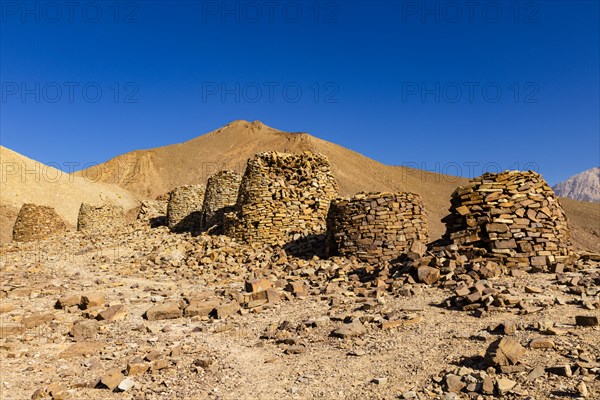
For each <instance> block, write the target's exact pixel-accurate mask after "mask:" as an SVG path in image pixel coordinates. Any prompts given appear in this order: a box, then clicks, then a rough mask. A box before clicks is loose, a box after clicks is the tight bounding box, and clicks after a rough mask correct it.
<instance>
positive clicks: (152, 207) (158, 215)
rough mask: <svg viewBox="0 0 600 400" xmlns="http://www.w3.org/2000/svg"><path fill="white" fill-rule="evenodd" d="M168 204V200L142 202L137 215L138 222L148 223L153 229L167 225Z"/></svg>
mask: <svg viewBox="0 0 600 400" xmlns="http://www.w3.org/2000/svg"><path fill="white" fill-rule="evenodd" d="M167 203H168V202H167V201H166V200H144V201H142V204H141V205H140V210H139V212H138V215H137V219H138V221H141V222H145V223H148V224H149V225H150V226H152V227H155V226H161V225H166V223H167Z"/></svg>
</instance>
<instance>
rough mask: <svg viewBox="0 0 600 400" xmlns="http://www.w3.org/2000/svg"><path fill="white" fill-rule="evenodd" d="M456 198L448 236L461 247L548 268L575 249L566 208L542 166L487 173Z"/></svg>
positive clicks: (522, 265)
mask: <svg viewBox="0 0 600 400" xmlns="http://www.w3.org/2000/svg"><path fill="white" fill-rule="evenodd" d="M451 201H452V206H451V208H450V215H448V216H447V217H445V218H444V219H443V222H444V223H445V224H446V233H445V235H444V238H445V239H448V240H450V241H451V242H452V243H453V244H455V245H458V248H459V251H461V252H473V250H475V251H476V252H477V250H479V251H480V252H479V254H483V255H485V256H486V257H492V258H496V259H497V261H499V262H501V263H502V264H503V265H505V266H506V267H509V268H514V267H517V268H529V267H536V268H537V269H542V270H545V269H546V268H547V267H548V266H551V265H554V264H556V263H557V262H564V261H567V259H568V256H569V255H570V254H571V252H572V250H571V247H570V241H569V231H568V229H567V221H566V218H565V214H564V212H563V209H562V207H561V206H560V204H559V202H558V200H557V198H556V196H555V194H554V192H553V191H552V189H551V188H550V186H548V184H547V183H546V181H545V180H544V179H543V178H542V176H541V175H539V174H538V173H536V172H533V171H528V172H520V171H505V172H502V173H499V174H493V173H486V174H484V175H482V176H480V177H478V178H475V179H473V180H472V181H471V182H470V183H469V185H467V186H461V187H459V188H457V189H456V190H455V191H454V193H453V194H452V200H451ZM481 250H483V251H482V252H481Z"/></svg>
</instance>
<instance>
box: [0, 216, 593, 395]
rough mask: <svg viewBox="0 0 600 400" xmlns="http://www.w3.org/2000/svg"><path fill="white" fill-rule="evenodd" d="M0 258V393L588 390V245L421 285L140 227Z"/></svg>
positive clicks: (341, 264) (402, 277)
mask: <svg viewBox="0 0 600 400" xmlns="http://www.w3.org/2000/svg"><path fill="white" fill-rule="evenodd" d="M0 256H1V262H0V272H1V274H2V280H1V287H0V294H1V306H0V318H1V328H0V336H1V339H0V357H1V358H0V360H1V365H0V367H1V368H0V369H1V382H0V391H1V394H0V398H2V399H29V398H33V399H45V398H54V399H172V398H181V399H204V398H206V399H240V398H242V399H245V398H261V399H272V398H289V399H307V398H326V399H341V398H346V399H394V398H398V399H402V398H404V399H463V398H464V399H467V398H472V399H491V398H499V397H501V398H507V399H527V398H529V399H552V398H557V399H559V398H577V397H581V398H586V399H597V398H600V327H599V325H598V318H599V316H600V292H599V287H600V267H599V265H598V264H599V260H600V258H598V256H597V255H590V254H588V255H585V256H584V257H582V258H580V259H579V261H578V263H577V264H576V266H575V267H574V268H567V269H565V271H562V272H560V271H559V272H558V273H552V274H550V273H533V274H528V273H525V274H513V275H515V276H506V275H505V276H501V277H494V278H490V279H488V280H481V279H479V278H481V277H480V276H477V278H478V279H470V280H469V279H466V280H465V279H462V280H457V281H456V282H455V281H453V280H451V279H449V275H447V274H446V275H444V274H445V271H443V270H442V271H441V273H442V278H441V279H439V281H437V280H438V276H439V275H437V274H438V273H437V272H435V271H433V270H430V269H427V268H424V269H422V270H420V272H418V273H417V271H414V272H415V273H414V274H412V275H411V274H410V271H409V273H408V274H407V273H406V272H407V271H406V268H405V269H404V270H403V271H402V272H403V274H400V271H399V270H386V269H383V270H382V269H377V268H374V267H371V266H368V265H365V264H360V263H359V262H357V261H356V260H352V259H350V260H348V259H342V258H334V259H331V260H319V259H316V258H313V259H301V258H294V257H290V256H287V255H286V254H285V252H284V251H283V250H281V249H270V248H259V247H251V246H247V245H242V244H238V243H236V242H234V241H232V240H231V239H229V238H226V237H223V236H214V237H210V236H205V235H202V236H198V237H192V236H190V235H187V234H173V233H170V232H168V230H167V229H166V228H164V227H159V228H155V229H149V228H146V227H143V226H142V225H141V224H139V225H132V226H130V227H129V228H128V229H127V231H125V232H123V233H121V234H119V235H113V236H84V235H82V234H79V233H68V234H67V235H65V236H64V237H60V238H55V239H53V240H49V241H43V242H35V243H26V244H17V243H10V244H7V245H4V246H3V247H1V248H0ZM353 271H355V272H353ZM421 272H422V273H421ZM446 272H447V271H446ZM420 275H421V276H420ZM432 275H433V276H434V278H435V279H430V278H431V276H432ZM419 281H422V282H428V281H431V282H432V284H431V285H428V284H426V283H419ZM434 281H437V282H434Z"/></svg>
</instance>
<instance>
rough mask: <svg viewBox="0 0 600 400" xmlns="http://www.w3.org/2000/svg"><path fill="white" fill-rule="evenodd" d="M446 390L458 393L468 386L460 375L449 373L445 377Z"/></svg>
mask: <svg viewBox="0 0 600 400" xmlns="http://www.w3.org/2000/svg"><path fill="white" fill-rule="evenodd" d="M445 383H446V390H447V391H449V392H452V393H458V392H460V391H461V390H463V389H464V388H465V386H467V384H466V383H464V382H463V381H462V378H461V377H460V376H458V375H454V374H448V375H446V379H445Z"/></svg>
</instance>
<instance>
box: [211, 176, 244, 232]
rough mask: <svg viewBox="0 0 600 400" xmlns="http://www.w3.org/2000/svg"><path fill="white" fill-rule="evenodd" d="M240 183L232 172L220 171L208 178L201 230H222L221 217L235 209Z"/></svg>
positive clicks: (240, 178)
mask: <svg viewBox="0 0 600 400" xmlns="http://www.w3.org/2000/svg"><path fill="white" fill-rule="evenodd" d="M241 181H242V177H241V175H239V174H238V173H236V172H234V171H220V172H217V173H216V174H214V175H212V176H211V177H210V178H208V182H207V184H206V194H205V195H204V204H203V205H202V229H203V230H204V229H211V228H215V227H216V232H219V231H220V230H222V227H223V216H224V215H225V214H226V213H228V212H232V211H234V209H235V203H236V201H237V196H238V190H239V188H240V183H241Z"/></svg>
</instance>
